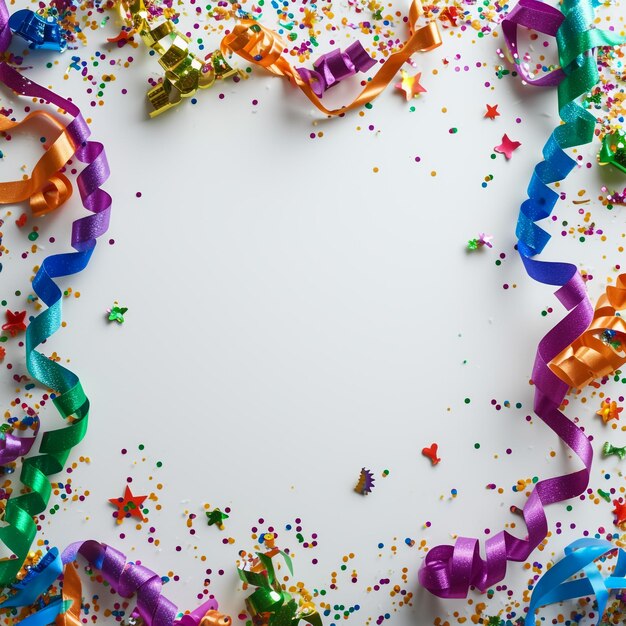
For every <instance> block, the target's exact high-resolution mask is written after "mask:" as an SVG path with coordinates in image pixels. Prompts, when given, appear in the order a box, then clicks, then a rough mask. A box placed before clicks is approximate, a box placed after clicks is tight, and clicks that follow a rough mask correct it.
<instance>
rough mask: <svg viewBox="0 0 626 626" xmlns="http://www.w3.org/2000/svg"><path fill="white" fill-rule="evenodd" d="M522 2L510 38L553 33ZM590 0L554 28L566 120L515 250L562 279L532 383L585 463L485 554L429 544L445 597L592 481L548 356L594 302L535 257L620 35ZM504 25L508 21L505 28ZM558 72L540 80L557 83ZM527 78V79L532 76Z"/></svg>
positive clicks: (464, 542)
mask: <svg viewBox="0 0 626 626" xmlns="http://www.w3.org/2000/svg"><path fill="white" fill-rule="evenodd" d="M522 3H523V5H522V8H520V9H519V10H517V11H513V12H511V15H510V16H509V17H508V18H507V20H508V21H509V22H511V24H507V25H506V30H505V32H506V33H508V34H507V42H508V43H509V44H511V45H512V46H513V49H515V48H514V44H515V38H514V30H515V29H516V28H517V25H518V24H521V25H533V27H534V28H536V29H538V30H541V31H542V32H548V33H550V32H554V29H555V27H556V26H557V22H558V20H557V19H556V15H555V13H554V10H549V9H548V8H546V5H543V4H542V3H541V2H536V0H522ZM592 3H593V0H564V3H563V12H564V17H563V20H562V23H561V25H560V26H559V27H558V30H557V33H556V35H557V41H558V44H559V58H560V61H561V66H562V80H561V81H560V82H559V90H558V95H559V112H560V115H561V118H562V119H563V121H564V122H565V124H564V125H562V126H559V127H557V128H556V129H555V131H554V132H553V134H552V135H551V137H550V138H549V139H548V142H547V143H546V145H545V146H544V149H543V156H544V159H545V160H544V161H543V162H541V163H539V164H538V165H537V166H536V168H535V171H534V173H533V175H532V178H531V181H530V184H529V186H528V199H527V200H526V201H525V202H524V203H523V204H522V206H521V208H520V214H519V219H518V225H517V229H516V233H517V236H518V237H519V241H518V250H519V253H520V256H521V259H522V262H523V263H524V266H525V268H526V271H527V273H528V274H529V276H531V278H533V279H534V280H536V281H538V282H541V283H544V284H548V285H555V286H559V287H560V289H558V291H556V293H555V295H556V297H557V298H558V299H559V301H560V302H561V303H562V304H563V306H564V307H565V308H566V309H567V310H568V311H569V313H568V315H567V316H566V317H565V318H564V319H563V320H561V321H560V322H559V323H558V324H557V325H556V326H555V327H554V328H552V330H550V332H548V333H547V334H546V335H545V336H544V337H543V339H542V340H541V341H540V342H539V346H538V348H537V355H536V358H535V364H534V367H533V373H532V380H533V382H534V384H535V398H534V410H535V413H536V414H537V415H538V416H539V417H540V418H541V419H542V420H543V421H544V422H545V423H546V425H547V426H549V427H550V428H551V429H552V430H553V431H554V432H555V433H556V434H557V435H558V436H559V437H560V438H561V439H562V440H563V441H564V442H565V443H566V444H567V445H568V446H569V447H570V448H571V449H572V451H573V452H574V453H575V454H576V456H578V458H579V459H580V460H581V461H582V463H583V465H584V468H583V469H581V470H579V471H577V472H573V473H571V474H567V475H564V476H558V477H554V478H549V479H546V480H542V481H540V482H538V483H537V484H536V485H535V488H534V489H533V491H532V492H531V494H530V496H529V498H528V500H527V501H526V504H525V506H524V509H523V517H524V522H525V523H526V526H527V528H528V537H527V538H526V539H520V538H518V537H515V536H514V535H512V534H510V533H509V532H507V531H502V532H500V533H498V534H497V535H495V536H494V537H491V538H490V539H488V540H487V541H486V543H485V552H486V559H485V560H483V559H482V558H481V556H480V553H479V544H478V540H477V539H470V538H466V537H460V538H459V539H457V541H456V543H455V545H454V546H449V545H442V546H437V547H435V548H433V549H432V550H430V551H429V552H428V554H427V555H426V557H425V559H424V562H423V564H422V567H421V569H420V571H419V580H420V583H421V584H422V585H423V586H424V587H425V588H426V589H428V590H429V591H430V592H432V593H434V594H435V595H438V596H440V597H443V598H463V597H465V596H466V595H467V592H468V589H469V587H470V586H475V587H478V589H480V590H481V591H485V590H487V589H488V588H489V587H491V586H492V585H494V584H495V583H497V582H499V581H500V580H502V579H503V578H504V576H505V574H506V566H507V562H508V561H509V560H510V561H524V560H526V559H527V558H528V556H529V555H530V553H531V552H532V551H533V550H534V549H535V548H536V547H537V546H538V545H539V543H540V542H541V541H542V540H543V539H544V538H545V536H546V535H547V532H548V523H547V519H546V515H545V511H544V506H546V505H548V504H551V503H554V502H561V501H563V500H567V499H570V498H573V497H576V496H578V495H580V494H581V493H582V492H583V491H584V490H585V489H586V487H587V485H588V482H589V473H590V470H591V462H592V457H593V451H592V448H591V444H590V443H589V440H588V439H587V437H586V435H585V434H584V432H583V431H582V430H581V429H580V428H579V427H578V426H576V425H575V424H574V423H573V422H572V421H570V420H569V419H568V418H567V417H566V416H565V415H564V414H563V413H562V412H561V411H560V410H559V407H560V405H561V403H562V401H563V399H564V397H565V394H566V393H567V390H568V386H567V383H565V382H563V381H562V380H560V379H559V378H558V377H557V376H556V374H554V373H553V372H552V371H551V370H550V368H549V365H548V364H549V363H550V361H551V360H552V359H553V358H554V357H556V356H557V355H558V354H559V353H560V352H561V351H562V350H563V349H565V348H566V347H567V346H568V345H570V344H571V343H572V342H573V341H574V340H575V339H577V338H578V337H579V336H580V335H581V334H582V333H583V332H584V331H585V330H586V329H587V328H588V326H589V324H590V322H591V320H592V319H593V308H592V306H591V303H590V301H589V298H588V297H587V294H586V290H585V284H584V281H583V278H582V276H581V275H580V274H579V273H578V271H577V269H576V266H574V265H572V264H570V263H554V262H545V261H538V260H536V259H534V258H532V257H533V256H535V255H537V254H539V253H540V252H541V251H542V250H543V248H544V247H545V245H546V243H547V242H548V240H549V239H550V236H549V235H548V233H546V232H545V231H544V230H543V229H541V228H540V227H539V226H537V224H536V223H535V222H537V221H538V220H541V219H544V218H546V217H548V216H549V215H550V213H551V212H552V209H553V208H554V205H555V204H556V201H557V199H558V197H559V196H558V194H557V193H556V192H555V191H554V190H552V189H551V188H550V187H548V184H549V183H553V182H556V181H559V180H562V179H563V178H565V177H566V176H567V175H568V174H569V172H570V171H571V170H572V169H573V168H574V167H575V165H576V162H575V161H574V160H573V159H572V158H570V157H569V156H568V155H567V154H566V153H565V151H564V148H568V147H572V146H575V145H580V144H583V143H588V142H589V141H591V139H592V138H593V130H594V125H595V119H594V118H593V116H591V115H590V114H589V113H588V112H586V111H585V110H584V109H583V108H582V107H580V106H579V105H578V104H576V99H577V98H579V97H580V96H581V95H583V94H584V93H586V92H587V91H588V90H589V89H590V88H591V87H593V85H594V84H596V82H597V80H598V71H597V63H596V58H595V54H594V50H593V48H594V47H595V46H598V45H615V43H616V42H617V41H618V39H617V38H613V37H611V36H610V35H608V34H606V33H605V32H604V31H600V30H597V29H594V28H593V18H594V11H593V4H592ZM503 28H504V27H503ZM557 76H558V74H555V73H553V74H552V78H550V79H549V80H546V82H544V83H541V82H539V81H535V82H534V83H533V84H554V83H553V82H552V81H553V80H556V77H557ZM529 82H530V81H529Z"/></svg>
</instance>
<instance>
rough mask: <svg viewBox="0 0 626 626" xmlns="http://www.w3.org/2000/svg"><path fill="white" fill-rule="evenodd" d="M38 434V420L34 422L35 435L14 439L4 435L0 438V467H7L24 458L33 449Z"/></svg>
mask: <svg viewBox="0 0 626 626" xmlns="http://www.w3.org/2000/svg"><path fill="white" fill-rule="evenodd" d="M38 432H39V419H37V420H36V422H35V434H34V435H32V436H30V437H16V436H15V435H14V434H12V433H5V434H4V436H2V437H1V438H0V465H8V464H9V463H12V462H13V461H16V460H17V459H19V458H20V457H22V456H26V455H27V454H28V453H29V452H30V449H31V448H32V447H33V444H34V443H35V440H36V439H37V433H38Z"/></svg>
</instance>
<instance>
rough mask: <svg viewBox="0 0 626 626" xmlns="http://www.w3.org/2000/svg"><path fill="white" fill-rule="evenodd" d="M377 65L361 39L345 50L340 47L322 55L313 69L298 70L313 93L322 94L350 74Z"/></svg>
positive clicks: (364, 70) (300, 68)
mask: <svg viewBox="0 0 626 626" xmlns="http://www.w3.org/2000/svg"><path fill="white" fill-rule="evenodd" d="M374 65H376V61H374V59H372V57H371V56H370V55H369V54H368V53H367V51H366V50H365V48H364V47H363V46H362V45H361V42H360V41H355V42H354V43H353V44H351V45H350V46H348V47H347V48H346V49H345V51H344V52H342V51H341V50H340V49H339V48H337V49H336V50H331V51H330V52H328V53H326V54H323V55H322V56H320V57H319V58H318V59H317V60H316V61H315V63H313V70H309V69H307V68H306V67H298V68H296V71H297V72H298V74H300V76H301V77H302V79H303V80H306V81H307V82H308V83H309V85H310V86H311V89H312V90H313V93H315V95H316V96H318V97H321V96H322V94H323V93H324V92H325V91H327V90H328V89H330V88H331V87H333V86H334V85H336V84H338V83H339V82H341V81H342V80H344V79H345V78H348V77H349V76H354V75H355V74H356V73H357V72H367V70H369V69H370V68H371V67H373V66H374Z"/></svg>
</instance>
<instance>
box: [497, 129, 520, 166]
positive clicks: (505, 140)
mask: <svg viewBox="0 0 626 626" xmlns="http://www.w3.org/2000/svg"><path fill="white" fill-rule="evenodd" d="M521 145H522V144H521V143H520V142H519V141H513V140H512V139H509V137H508V135H507V134H506V133H504V135H503V136H502V143H501V144H500V145H499V146H496V147H495V148H494V150H495V151H496V152H499V153H500V154H503V155H504V156H505V157H506V158H507V160H508V159H510V158H511V156H512V154H513V153H514V152H515V151H516V150H517V149H518V148H519V147H520V146H521Z"/></svg>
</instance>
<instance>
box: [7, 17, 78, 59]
mask: <svg viewBox="0 0 626 626" xmlns="http://www.w3.org/2000/svg"><path fill="white" fill-rule="evenodd" d="M9 28H10V29H11V30H12V31H13V32H14V33H15V34H16V35H19V36H20V37H22V38H23V39H26V41H28V42H30V46H29V47H30V48H33V49H35V50H54V51H55V52H63V51H64V50H65V49H66V48H67V42H66V41H65V39H63V37H62V36H61V28H60V27H59V24H58V22H57V21H56V20H55V19H54V18H52V17H49V18H47V19H46V18H45V17H42V16H41V15H39V14H37V13H35V12H34V11H31V10H30V9H22V10H21V11H16V12H15V13H13V15H11V17H10V18H9Z"/></svg>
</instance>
